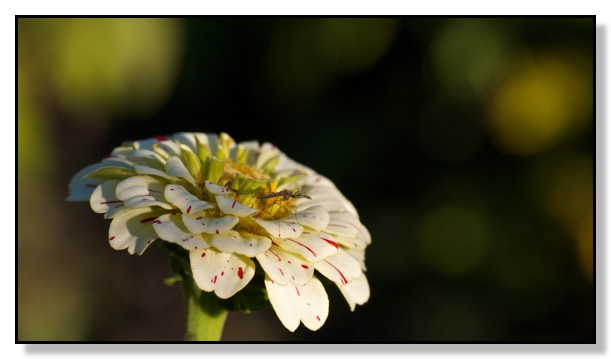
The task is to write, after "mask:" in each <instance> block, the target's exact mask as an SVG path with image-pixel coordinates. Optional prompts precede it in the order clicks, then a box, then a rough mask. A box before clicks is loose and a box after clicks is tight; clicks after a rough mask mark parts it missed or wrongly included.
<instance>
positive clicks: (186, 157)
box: [180, 145, 202, 181]
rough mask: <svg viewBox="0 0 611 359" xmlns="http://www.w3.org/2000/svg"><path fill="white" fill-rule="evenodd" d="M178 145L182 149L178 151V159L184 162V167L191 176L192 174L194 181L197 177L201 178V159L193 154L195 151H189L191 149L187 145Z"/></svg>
mask: <svg viewBox="0 0 611 359" xmlns="http://www.w3.org/2000/svg"><path fill="white" fill-rule="evenodd" d="M180 147H181V149H182V151H181V152H180V159H181V160H182V163H184V165H185V167H186V168H187V170H188V171H189V173H190V174H191V176H193V178H194V179H195V181H198V180H199V179H201V176H202V175H201V168H202V163H201V161H200V160H199V158H198V157H197V156H196V155H195V153H193V152H191V150H190V149H189V148H188V147H187V146H185V145H180Z"/></svg>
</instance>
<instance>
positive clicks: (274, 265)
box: [257, 246, 314, 285]
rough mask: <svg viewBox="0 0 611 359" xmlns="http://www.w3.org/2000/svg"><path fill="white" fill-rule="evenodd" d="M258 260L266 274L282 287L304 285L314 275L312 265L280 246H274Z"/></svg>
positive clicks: (259, 256)
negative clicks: (290, 284) (289, 284)
mask: <svg viewBox="0 0 611 359" xmlns="http://www.w3.org/2000/svg"><path fill="white" fill-rule="evenodd" d="M257 260H258V261H259V264H261V267H262V268H263V270H264V271H265V273H267V275H268V276H269V277H270V278H271V279H273V280H274V281H275V282H276V283H279V284H281V285H285V284H287V283H293V284H297V285H303V284H306V283H307V282H308V281H309V280H310V279H311V278H312V275H313V274H314V266H313V265H312V264H311V263H309V262H308V261H304V260H303V259H301V258H299V257H297V256H296V255H295V254H293V253H290V252H288V251H285V250H283V249H282V248H280V247H278V246H272V247H271V248H270V249H268V250H267V251H265V252H263V253H261V254H259V255H257Z"/></svg>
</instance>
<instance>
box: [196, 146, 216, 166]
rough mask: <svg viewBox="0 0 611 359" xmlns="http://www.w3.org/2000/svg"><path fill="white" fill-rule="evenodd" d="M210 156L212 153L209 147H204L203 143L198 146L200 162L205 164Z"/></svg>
mask: <svg viewBox="0 0 611 359" xmlns="http://www.w3.org/2000/svg"><path fill="white" fill-rule="evenodd" d="M210 156H212V153H211V152H210V147H208V146H207V145H202V144H201V143H198V144H197V157H199V160H200V161H201V162H202V163H204V162H206V159H207V158H209V157H210Z"/></svg>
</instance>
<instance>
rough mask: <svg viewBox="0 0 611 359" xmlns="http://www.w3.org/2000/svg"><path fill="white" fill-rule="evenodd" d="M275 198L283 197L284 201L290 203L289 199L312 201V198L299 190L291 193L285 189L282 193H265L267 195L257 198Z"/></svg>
mask: <svg viewBox="0 0 611 359" xmlns="http://www.w3.org/2000/svg"><path fill="white" fill-rule="evenodd" d="M274 197H282V199H283V200H285V201H288V199H289V198H307V199H309V200H312V197H310V196H308V195H305V194H303V193H301V191H299V190H297V191H295V192H291V191H290V190H288V189H283V190H282V191H278V192H270V193H265V194H262V195H260V196H258V197H257V198H258V199H267V198H274Z"/></svg>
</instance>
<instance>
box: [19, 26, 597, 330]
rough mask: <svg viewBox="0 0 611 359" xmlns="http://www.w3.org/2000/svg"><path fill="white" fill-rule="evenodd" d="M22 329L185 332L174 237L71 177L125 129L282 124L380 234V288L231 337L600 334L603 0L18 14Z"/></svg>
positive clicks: (233, 131) (373, 276)
mask: <svg viewBox="0 0 611 359" xmlns="http://www.w3.org/2000/svg"><path fill="white" fill-rule="evenodd" d="M16 22H17V24H16V25H17V34H18V59H17V60H18V67H17V79H18V88H17V89H18V108H17V110H18V242H17V244H18V252H17V258H18V263H17V265H18V268H17V269H18V283H17V285H18V288H17V294H18V298H17V299H18V323H17V325H18V339H19V340H104V341H119V340H130V341H131V340H180V339H181V338H182V334H183V327H182V326H183V312H182V310H183V309H182V298H181V292H180V288H179V287H178V286H173V287H166V286H165V285H164V284H163V283H162V280H163V279H164V278H166V277H168V276H169V275H170V267H169V260H168V258H167V254H166V253H165V252H164V251H163V250H162V249H161V248H159V247H156V246H153V247H152V248H150V249H149V250H147V252H146V253H145V254H144V255H143V256H141V257H138V256H130V255H129V254H128V253H127V252H126V251H121V252H117V251H114V250H112V249H111V248H110V246H108V244H107V241H106V240H105V238H106V233H107V230H108V226H109V224H110V222H109V221H106V220H104V219H103V218H102V216H101V215H99V214H95V213H93V212H92V211H91V210H90V208H89V205H88V204H86V203H76V204H75V203H67V202H65V201H64V198H65V197H66V196H67V183H68V181H69V179H70V177H71V176H72V175H73V174H74V173H76V172H77V171H78V170H79V169H81V168H82V167H84V166H86V165H88V164H91V163H94V162H97V161H99V160H100V159H101V158H102V157H103V156H104V155H106V154H107V153H109V152H110V151H111V150H112V148H114V147H116V146H118V145H119V144H120V143H121V142H122V141H125V140H135V139H141V138H146V137H150V136H153V135H163V134H171V133H174V132H180V131H197V132H213V133H218V132H221V131H224V132H227V133H229V134H230V135H231V136H232V137H233V138H234V139H236V141H238V142H239V141H246V140H252V139H256V140H259V141H261V142H266V141H269V142H272V143H274V144H275V145H276V146H278V147H279V148H280V149H281V150H283V151H284V152H285V153H286V154H287V155H288V156H289V157H291V158H293V159H295V160H296V161H298V162H301V163H303V164H305V165H307V166H309V167H311V168H313V169H315V170H316V171H317V172H319V173H321V174H323V175H325V176H327V177H328V178H330V179H331V180H332V181H334V183H335V184H336V185H337V186H338V188H339V189H340V190H341V191H342V192H343V193H344V194H345V195H346V197H347V198H349V199H350V200H351V201H352V202H353V203H354V205H355V206H356V208H357V210H358V211H359V214H360V217H361V221H362V222H363V224H365V225H366V226H367V227H368V228H369V230H370V232H371V235H372V238H373V242H372V245H371V246H370V247H369V248H368V249H367V252H366V254H367V261H366V263H367V267H368V271H367V276H368V278H369V283H370V286H371V298H370V300H369V302H368V303H367V304H365V305H364V306H360V307H357V309H356V311H355V312H354V313H351V312H350V311H349V308H348V305H347V304H346V302H345V300H344V299H343V297H342V296H341V295H340V294H339V291H338V290H337V289H336V288H335V287H328V288H327V292H328V293H329V296H330V302H331V305H330V314H329V318H328V320H327V322H326V324H325V325H324V326H323V327H322V328H321V329H320V330H319V331H317V332H310V331H309V330H307V329H305V328H304V327H303V326H300V328H299V329H298V330H297V331H296V333H290V332H288V331H287V330H286V329H284V327H283V326H282V325H281V323H280V321H279V320H278V319H277V318H276V316H275V314H274V312H273V311H272V310H269V311H266V312H260V313H255V314H249V315H245V314H230V317H229V319H228V321H227V324H226V329H225V332H224V336H223V339H225V340H318V341H320V340H355V341H373V340H375V341H378V340H391V341H427V340H434V341H463V340H476V341H487V340H493V341H536V342H539V341H590V342H591V341H593V340H594V296H593V275H594V274H593V218H594V217H593V195H594V193H593V183H594V167H593V161H594V152H593V147H594V121H593V116H594V113H593V108H594V96H593V85H594V83H593V79H594V76H593V75H594V70H593V68H594V67H593V54H594V25H595V23H594V19H593V18H533V17H531V18H476V19H471V18H402V19H393V18H383V19H366V18H359V19H349V18H338V19H332V18H324V19H318V18H305V19H302V18H286V19H283V18H252V17H242V18H224V17H220V18H219V17H217V18H191V19H169V18H162V19H128V18H122V19H44V18H36V19H28V18H19V19H17V21H16Z"/></svg>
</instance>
